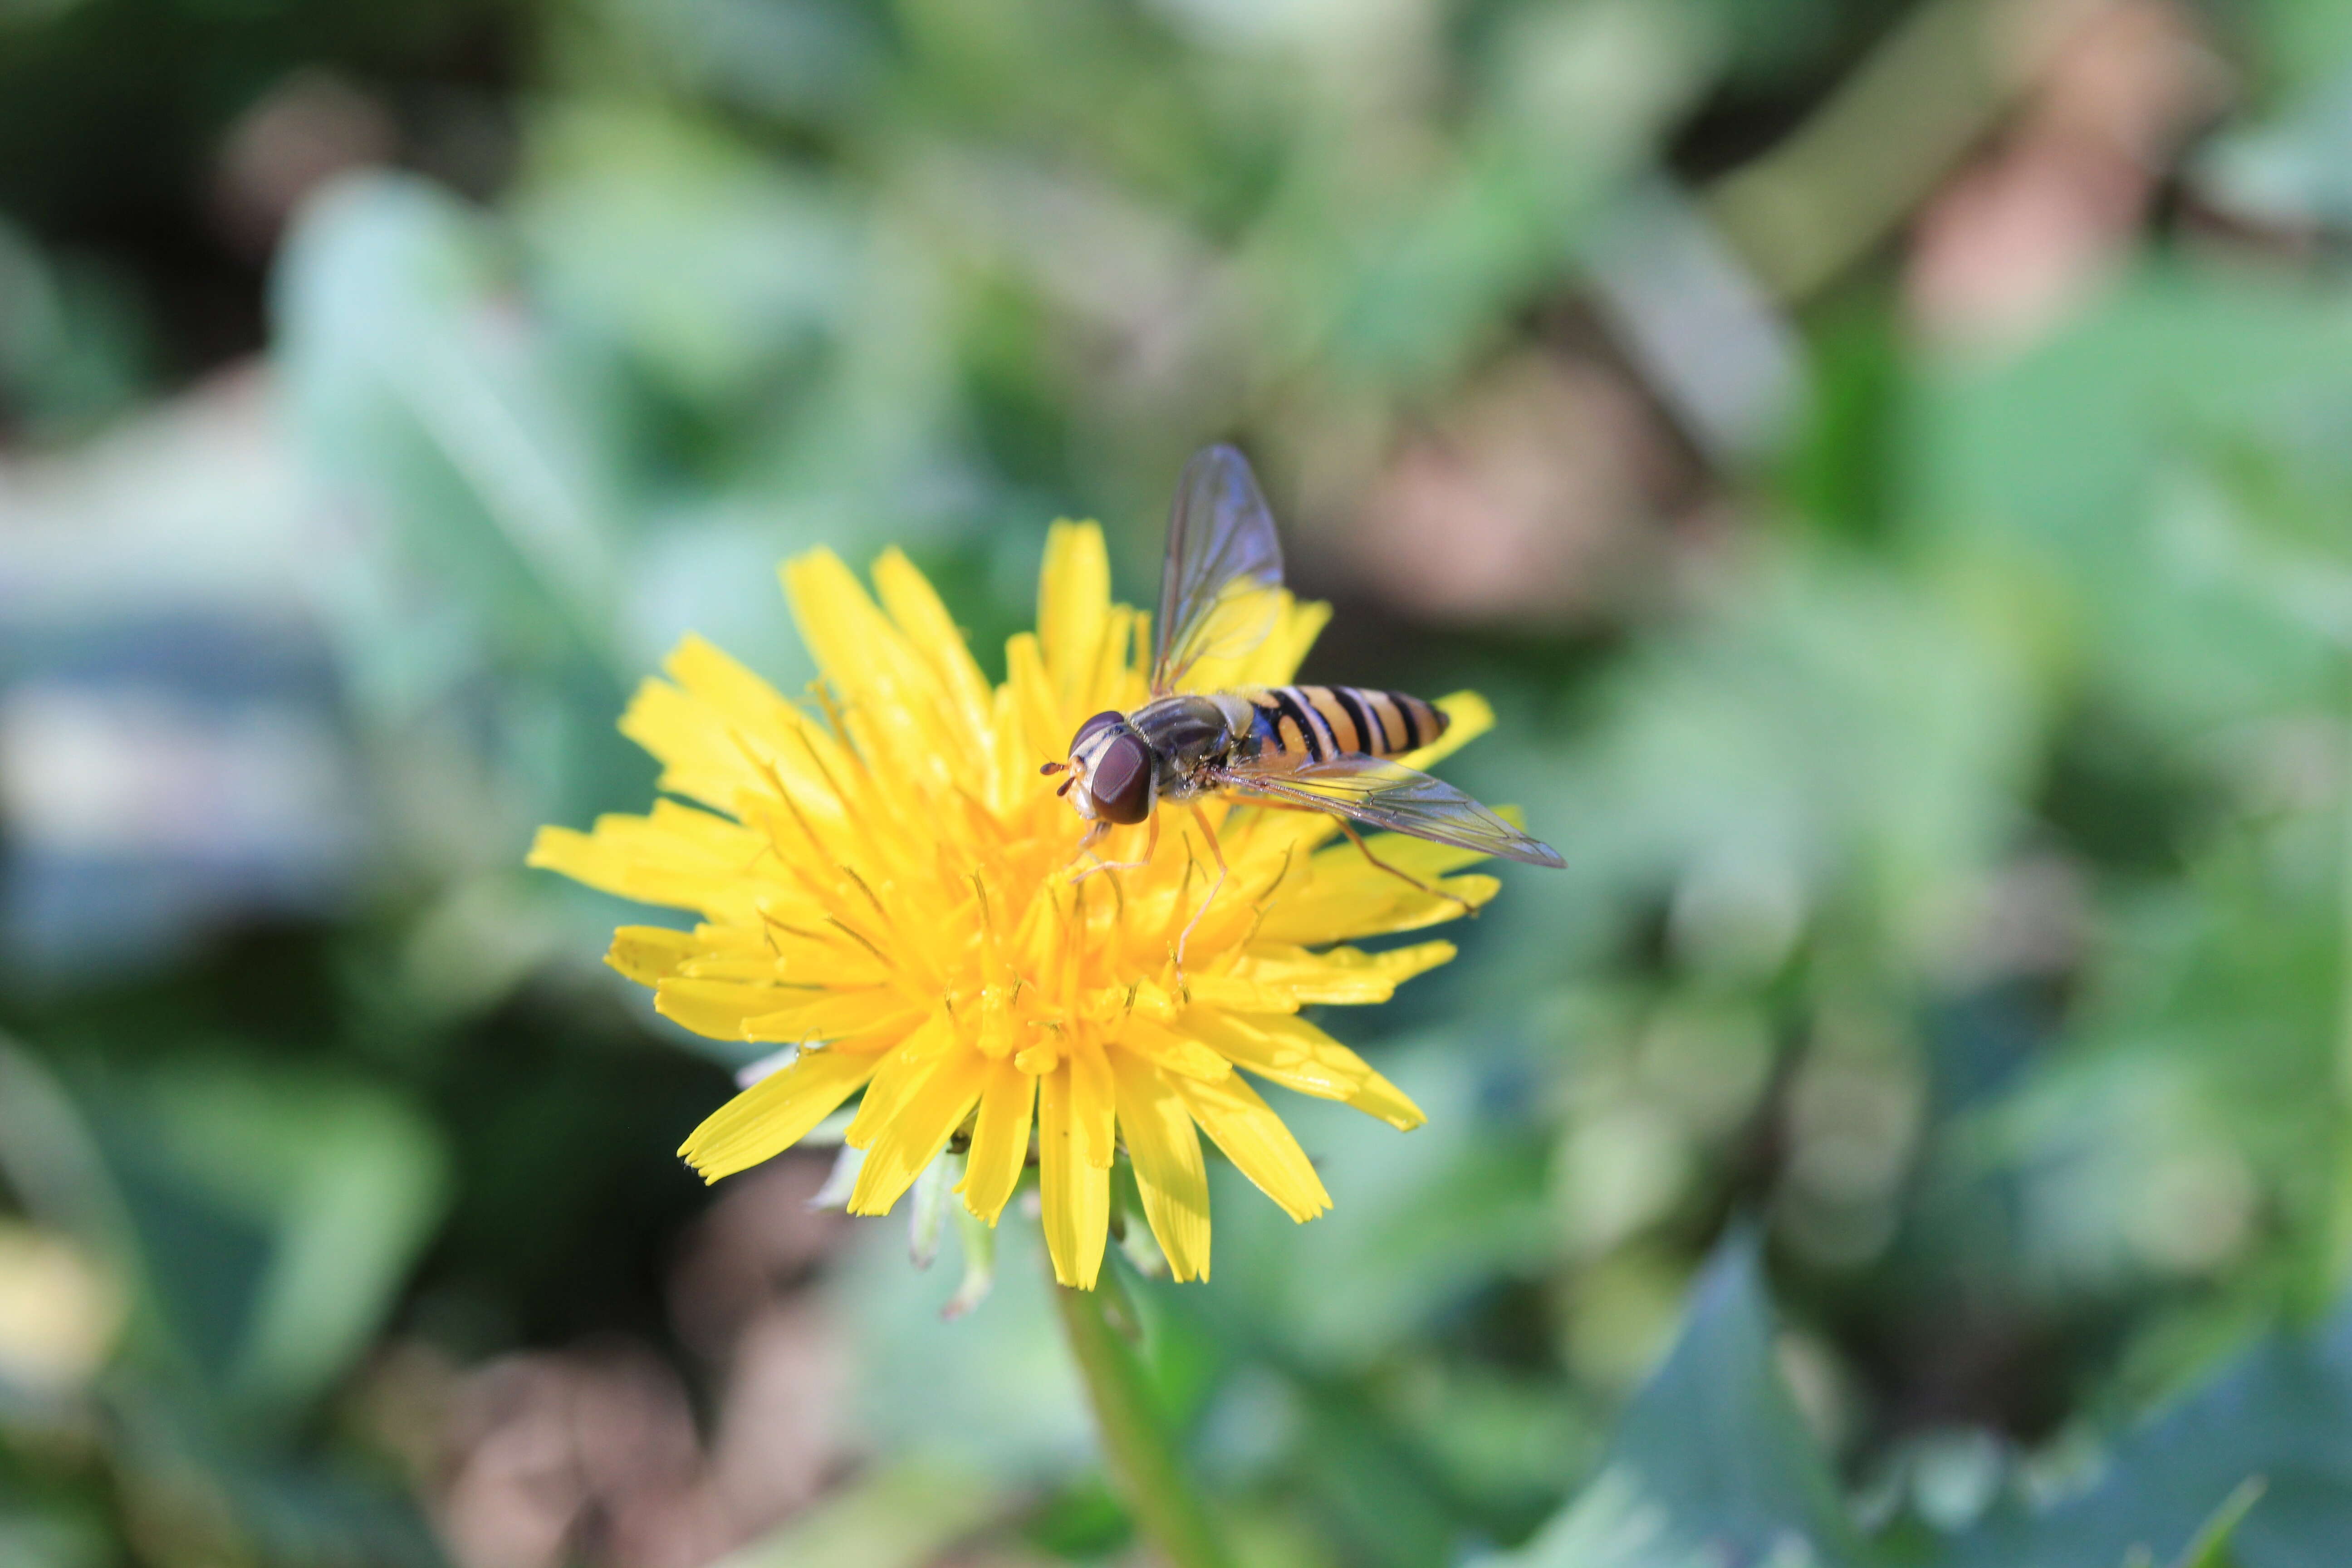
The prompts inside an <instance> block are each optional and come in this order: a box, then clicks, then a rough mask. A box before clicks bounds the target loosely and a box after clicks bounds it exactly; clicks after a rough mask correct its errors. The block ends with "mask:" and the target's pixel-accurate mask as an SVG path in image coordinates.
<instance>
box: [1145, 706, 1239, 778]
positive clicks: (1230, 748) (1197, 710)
mask: <svg viewBox="0 0 2352 1568" xmlns="http://www.w3.org/2000/svg"><path fill="white" fill-rule="evenodd" d="M1250 714H1251V709H1250V704H1249V701H1248V700H1247V699H1245V698H1241V697H1234V696H1228V695H1225V694H1223V693H1220V694H1218V695H1216V696H1205V695H1202V694H1200V693H1196V692H1183V693H1180V694H1178V695H1176V696H1172V697H1160V698H1155V699H1153V700H1151V701H1150V702H1147V703H1145V704H1144V705H1143V706H1142V707H1140V708H1139V709H1137V710H1135V711H1134V712H1132V713H1130V714H1129V715H1128V719H1127V721H1128V723H1129V726H1130V727H1132V728H1133V729H1134V731H1135V732H1136V733H1137V734H1138V735H1140V736H1141V737H1142V738H1143V741H1144V743H1145V744H1146V745H1149V746H1150V748H1151V756H1152V760H1153V762H1154V763H1155V764H1156V771H1157V773H1158V775H1159V776H1158V780H1157V784H1158V786H1159V794H1160V799H1162V800H1185V799H1189V798H1190V797H1192V795H1197V794H1198V793H1200V785H1199V783H1198V779H1197V775H1198V773H1199V772H1200V770H1201V768H1202V766H1203V765H1204V764H1208V763H1226V762H1231V761H1234V759H1235V755H1236V748H1237V747H1239V746H1241V745H1242V743H1243V742H1244V741H1245V740H1246V739H1247V738H1248V736H1249V733H1250Z"/></svg>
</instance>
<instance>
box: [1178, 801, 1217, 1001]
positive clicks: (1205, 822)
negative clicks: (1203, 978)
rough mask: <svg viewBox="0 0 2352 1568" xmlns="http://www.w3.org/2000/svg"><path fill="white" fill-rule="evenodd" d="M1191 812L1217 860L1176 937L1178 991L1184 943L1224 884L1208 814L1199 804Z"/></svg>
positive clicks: (1182, 984)
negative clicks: (1214, 870)
mask: <svg viewBox="0 0 2352 1568" xmlns="http://www.w3.org/2000/svg"><path fill="white" fill-rule="evenodd" d="M1192 820H1193V821H1195V822H1197V823H1199V824H1200V825H1201V836H1202V837H1204V838H1206V839H1207V840H1208V841H1209V854H1210V856H1211V858H1213V859H1214V860H1215V861H1216V862H1217V879H1216V880H1215V881H1213V882H1212V883H1210V884H1209V896H1208V897H1207V898H1205V899H1202V900H1201V907H1200V908H1199V909H1197V910H1193V911H1192V919H1191V920H1189V921H1185V922H1184V929H1183V931H1181V933H1180V934H1179V935H1178V936H1177V938H1176V988H1177V989H1178V990H1180V991H1181V990H1182V989H1183V988H1184V944H1185V943H1186V942H1190V941H1191V940H1192V928H1193V927H1194V926H1196V925H1199V924H1200V923H1201V917H1202V915H1205V914H1207V913H1208V912H1209V906H1210V905H1211V904H1213V903H1215V902H1216V901H1217V893H1218V891H1219V889H1223V887H1224V885H1225V870H1226V868H1225V851H1224V848H1223V846H1221V845H1220V844H1218V842H1217V830H1216V829H1215V828H1214V827H1212V826H1209V817H1208V814H1207V813H1205V812H1203V811H1202V809H1201V808H1200V807H1199V806H1197V805H1195V806H1193V807H1192Z"/></svg>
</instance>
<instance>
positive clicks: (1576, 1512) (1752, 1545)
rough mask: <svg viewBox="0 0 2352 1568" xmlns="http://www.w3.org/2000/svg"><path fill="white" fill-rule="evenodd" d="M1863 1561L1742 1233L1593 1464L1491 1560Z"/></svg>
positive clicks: (1569, 1563) (1702, 1567) (1566, 1563)
mask: <svg viewBox="0 0 2352 1568" xmlns="http://www.w3.org/2000/svg"><path fill="white" fill-rule="evenodd" d="M1867 1561H1869V1557H1868V1553H1867V1551H1866V1549H1865V1547H1864V1544H1863V1542H1862V1541H1861V1539H1860V1538H1859V1536H1857V1535H1856V1533H1855V1531H1854V1529H1853V1521H1851V1519H1850V1518H1849V1517H1848V1515H1847V1512H1846V1508H1845V1503H1844V1501H1843V1499H1842V1498H1841V1497H1840V1495H1839V1492H1838V1487H1837V1482H1836V1479H1835V1478H1834V1477H1833V1476H1832V1473H1831V1470H1830V1467H1829V1461H1828V1459H1827V1458H1826V1457H1825V1456H1824V1455H1823V1454H1822V1451H1821V1448H1820V1446H1819V1445H1818V1444H1816V1443H1815V1442H1814V1440H1813V1436H1812V1434H1811V1432H1810V1431H1808V1430H1807V1429H1806V1426H1805V1423H1804V1418H1803V1416H1802V1415H1801V1414H1800V1413H1799V1412H1798V1409H1797V1406H1796V1402H1795V1400H1794V1399H1793V1398H1792V1397H1791V1396H1790V1393H1789V1390H1788V1388H1787V1387H1786V1386H1785V1385H1784V1384H1782V1382H1781V1380H1780V1371H1779V1368H1778V1366H1777V1365H1776V1363H1775V1361H1774V1358H1773V1353H1772V1313H1771V1308H1770V1305H1769V1302H1768V1301H1767V1300H1766V1298H1765V1292H1764V1284H1763V1280H1762V1278H1761V1274H1760V1270H1759V1265H1758V1259H1757V1248H1756V1243H1755V1241H1754V1239H1753V1237H1745V1236H1742V1237H1734V1238H1732V1239H1730V1240H1728V1241H1727V1242H1725V1243H1724V1244H1723V1245H1722V1246H1721V1247H1718V1248H1717V1251H1716V1255H1715V1257H1714V1258H1712V1259H1711V1260H1710V1261H1709V1262H1708V1263H1707V1265H1706V1268H1705V1270H1704V1271H1703V1272H1702V1273H1701V1274H1700V1276H1699V1279H1698V1283H1697V1285H1696V1288H1695V1289H1693V1291H1692V1293H1691V1304H1690V1309H1689V1316H1688V1317H1687V1319H1686V1320H1685V1322H1684V1325H1683V1330H1682V1334H1681V1337H1680V1338H1679V1339H1678V1340H1677V1341H1676V1342H1675V1348H1674V1351H1673V1352H1672V1353H1671V1354H1669V1355H1668V1356H1667V1358H1666V1363H1665V1365H1664V1366H1663V1367H1662V1368H1660V1369H1659V1371H1658V1372H1657V1373H1656V1374H1655V1375H1654V1377H1652V1378H1651V1380H1650V1382H1649V1384H1647V1385H1646V1386H1645V1387H1644V1388H1643V1390H1642V1392H1641V1393H1640V1394H1638V1395H1636V1396H1635V1398H1634V1400H1633V1405H1632V1407H1631V1408H1630V1409H1628V1410H1627V1411H1626V1413H1625V1417H1624V1420H1623V1421H1622V1423H1621V1424H1620V1426H1619V1427H1618V1430H1617V1435H1616V1436H1615V1438H1614V1439H1613V1440H1612V1443H1611V1444H1610V1447H1609V1453H1608V1457H1607V1458H1606V1460H1605V1461H1604V1463H1603V1464H1602V1466H1601V1471H1600V1474H1599V1475H1598V1476H1597V1477H1596V1478H1595V1479H1594V1480H1593V1481H1592V1482H1591V1485H1589V1486H1588V1487H1586V1489H1584V1491H1583V1493H1582V1494H1581V1495H1580V1496H1579V1497H1578V1498H1577V1499H1576V1500H1574V1501H1573V1502H1571V1503H1570V1505H1569V1506H1568V1508H1567V1510H1565V1511H1564V1512H1562V1513H1561V1514H1559V1516H1558V1517H1556V1518H1555V1519H1554V1520H1553V1521H1551V1522H1550V1523H1549V1524H1548V1525H1546V1526H1545V1527H1544V1528H1543V1529H1542V1530H1541V1531H1539V1532H1538V1534H1537V1536H1536V1538H1535V1539H1534V1540H1533V1541H1532V1542H1528V1545H1527V1546H1525V1547H1524V1548H1522V1549H1521V1550H1519V1551H1518V1552H1513V1553H1511V1554H1510V1555H1508V1556H1507V1557H1504V1558H1501V1559H1497V1560H1495V1562H1494V1564H1493V1568H1505V1565H1506V1564H1507V1565H1508V1568H1708V1565H1712V1564H1717V1563H1771V1564H1774V1565H1775V1568H1799V1565H1801V1564H1810V1565H1814V1568H1837V1565H1840V1564H1856V1563H1865V1562H1867Z"/></svg>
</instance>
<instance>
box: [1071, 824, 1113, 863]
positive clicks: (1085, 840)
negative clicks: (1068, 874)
mask: <svg viewBox="0 0 2352 1568" xmlns="http://www.w3.org/2000/svg"><path fill="white" fill-rule="evenodd" d="M1109 832H1110V824H1109V823H1108V822H1097V823H1096V824H1095V825H1094V826H1092V827H1089V828H1087V831H1086V834H1085V836H1084V837H1081V838H1080V839H1079V840H1078V847H1077V848H1076V849H1075V850H1074V851H1072V852H1071V855H1070V864H1071V865H1073V866H1075V865H1076V864H1077V863H1078V862H1079V861H1080V860H1082V859H1084V858H1086V856H1087V851H1089V850H1091V849H1092V848H1094V847H1095V846H1096V845H1097V844H1099V843H1101V842H1102V841H1103V839H1104V837H1106V836H1107V835H1108V833H1109Z"/></svg>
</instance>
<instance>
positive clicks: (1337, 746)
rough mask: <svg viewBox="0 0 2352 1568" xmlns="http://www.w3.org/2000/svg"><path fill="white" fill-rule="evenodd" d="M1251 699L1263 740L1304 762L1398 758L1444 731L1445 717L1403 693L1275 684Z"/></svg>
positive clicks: (1355, 688)
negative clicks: (1352, 755) (1363, 755)
mask: <svg viewBox="0 0 2352 1568" xmlns="http://www.w3.org/2000/svg"><path fill="white" fill-rule="evenodd" d="M1251 701H1252V703H1253V704H1254V705H1255V707H1256V709H1257V710H1258V722H1257V726H1256V728H1257V731H1258V736H1259V738H1260V740H1261V742H1263V743H1264V744H1265V745H1267V746H1271V747H1275V748H1277V749H1279V750H1280V751H1282V752H1285V753H1286V754H1287V755H1290V756H1294V757H1297V758H1298V759H1299V760H1300V761H1302V762H1313V763H1319V762H1323V761H1326V760H1328V759H1329V758H1331V757H1335V756H1339V755H1342V754H1345V753H1348V752H1369V753H1370V754H1371V755H1373V756H1376V757H1394V756H1401V755H1402V754H1403V753H1404V752H1413V751H1419V750H1420V749H1421V748H1422V747H1423V746H1426V745H1428V744H1429V743H1430V742H1433V741H1434V740H1436V739H1437V738H1438V737H1439V736H1440V735H1443V734H1444V733H1445V726H1446V717H1445V715H1444V713H1442V712H1440V711H1439V710H1437V709H1436V708H1434V707H1433V706H1431V705H1430V704H1429V703H1426V702H1424V701H1423V700H1421V699H1420V698H1418V697H1414V696H1412V695H1410V694H1408V693H1406V692H1402V691H1365V690H1362V689H1359V688H1357V687H1353V686H1277V687H1275V688H1273V689H1269V690H1265V691H1261V692H1259V693H1257V694H1256V695H1255V696H1254V697H1252V698H1251Z"/></svg>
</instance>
